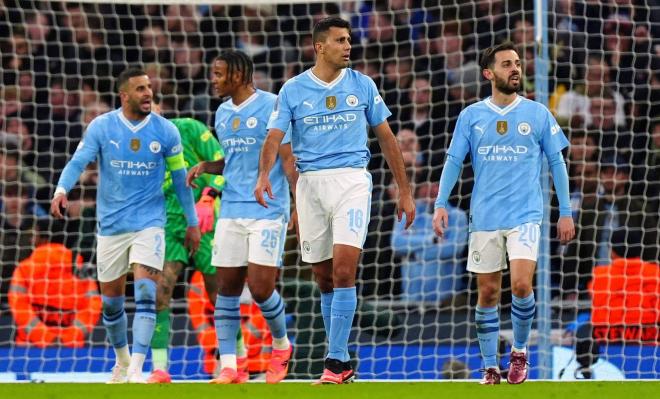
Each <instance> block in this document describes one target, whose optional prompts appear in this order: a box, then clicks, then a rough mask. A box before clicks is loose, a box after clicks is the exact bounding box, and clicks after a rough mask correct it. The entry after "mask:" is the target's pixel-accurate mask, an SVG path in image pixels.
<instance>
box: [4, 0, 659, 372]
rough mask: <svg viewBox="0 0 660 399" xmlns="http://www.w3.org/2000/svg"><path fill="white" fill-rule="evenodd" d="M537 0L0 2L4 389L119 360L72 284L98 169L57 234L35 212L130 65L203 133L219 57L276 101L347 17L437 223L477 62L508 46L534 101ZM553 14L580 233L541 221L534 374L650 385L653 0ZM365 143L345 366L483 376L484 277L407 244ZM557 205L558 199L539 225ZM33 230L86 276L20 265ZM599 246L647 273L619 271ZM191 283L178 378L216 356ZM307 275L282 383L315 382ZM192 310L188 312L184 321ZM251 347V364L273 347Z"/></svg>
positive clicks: (436, 250) (462, 196)
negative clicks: (327, 24)
mask: <svg viewBox="0 0 660 399" xmlns="http://www.w3.org/2000/svg"><path fill="white" fill-rule="evenodd" d="M531 3H532V2H530V1H522V0H521V1H514V0H511V1H506V0H502V1H499V0H490V1H486V0H484V1H476V2H462V1H456V0H442V1H426V0H390V1H366V0H365V1H337V2H326V3H319V2H313V3H303V2H296V3H295V4H282V3H280V2H275V1H273V2H268V1H259V2H252V5H242V4H238V2H233V3H232V2H231V1H216V2H213V1H207V2H205V3H204V4H200V2H186V3H185V4H183V3H181V4H177V3H176V2H163V3H162V4H152V2H147V1H145V2H143V3H141V2H137V1H135V2H130V4H119V3H114V2H113V3H102V2H91V3H75V2H41V1H19V0H16V1H13V0H6V1H3V2H0V47H1V50H0V51H1V54H2V69H1V71H0V75H1V78H2V86H1V87H0V129H1V133H0V139H1V143H2V151H0V180H1V181H2V189H1V194H2V198H1V203H2V214H1V215H0V223H1V226H0V238H1V239H2V242H1V243H0V253H1V254H2V263H1V264H0V270H1V277H0V278H1V280H0V283H1V289H0V354H1V355H0V359H3V361H2V362H0V378H2V379H3V380H5V379H6V380H13V379H51V380H56V379H66V378H70V379H71V378H72V377H71V375H70V374H68V373H71V372H76V373H88V372H89V373H92V374H84V375H83V374H80V375H83V377H77V378H83V379H84V380H89V381H92V380H97V379H99V380H100V379H102V378H104V375H102V374H97V373H103V372H106V373H107V372H108V371H109V370H110V368H111V366H112V364H113V362H114V360H113V358H114V356H113V354H112V349H111V348H110V346H109V344H107V342H106V341H105V333H104V330H103V328H102V326H101V325H100V322H99V321H98V318H99V303H98V297H95V296H94V295H92V294H91V291H87V289H86V288H85V287H88V286H87V285H85V284H87V283H90V282H93V281H95V280H94V277H95V236H94V231H95V223H96V220H95V196H96V190H95V187H96V183H97V181H98V176H97V174H96V171H95V170H94V168H93V167H92V168H89V169H88V170H86V171H85V172H84V174H83V176H82V177H81V179H80V183H79V185H78V186H77V187H76V189H74V190H73V192H72V193H70V196H69V200H70V202H71V203H70V206H69V208H68V210H67V211H68V218H67V219H66V221H65V222H64V223H63V224H61V225H60V224H59V223H55V222H53V221H49V220H48V219H47V211H48V207H49V199H50V197H51V196H52V193H53V190H54V185H55V183H56V182H57V179H58V177H59V174H60V173H61V171H62V168H63V166H64V165H65V162H66V161H67V160H68V158H69V157H70V156H71V154H72V153H73V152H74V151H75V149H76V146H77V145H78V143H79V141H80V140H81V137H82V135H83V132H84V130H85V127H86V126H87V125H88V124H89V122H90V121H91V120H92V119H93V118H94V117H96V116H97V115H100V114H102V113H104V112H107V111H109V110H111V109H113V108H115V107H116V106H118V98H117V96H116V94H115V90H114V86H113V85H114V81H115V77H116V76H118V74H119V73H120V72H121V71H122V70H124V69H125V68H127V67H128V66H133V65H136V64H139V65H141V66H143V67H144V69H145V71H146V72H147V73H148V75H149V76H150V78H151V84H152V87H153V89H154V92H155V93H157V94H158V95H159V96H160V98H161V106H162V110H163V113H164V115H165V116H166V117H182V116H190V117H193V118H195V119H197V120H200V121H202V122H204V123H206V124H207V125H209V126H213V118H214V113H215V110H216V109H217V106H218V105H219V104H220V101H221V100H220V99H218V98H216V97H215V96H214V94H213V92H212V87H211V85H210V79H209V77H210V70H209V65H210V63H211V61H212V60H213V58H214V57H215V56H216V55H218V54H219V52H220V51H221V50H223V49H229V48H237V49H241V50H243V51H245V52H247V53H248V54H249V55H250V56H251V57H252V59H253V60H254V62H255V67H256V71H255V75H254V78H255V84H256V86H258V87H259V88H261V89H264V90H267V91H272V92H274V93H277V91H278V90H279V88H280V87H281V86H282V84H283V83H284V82H285V81H286V80H287V79H289V78H291V77H293V76H295V75H296V74H298V73H300V72H302V71H304V70H305V69H307V68H309V67H310V66H312V65H313V62H314V50H313V47H312V43H311V35H310V32H311V28H312V27H313V24H314V22H315V21H317V20H318V19H320V18H321V17H323V16H326V15H335V14H339V15H341V16H343V17H345V18H347V19H349V20H350V21H351V23H352V26H353V49H352V56H351V58H352V67H353V68H355V69H357V70H359V71H361V72H363V73H365V74H367V75H368V76H370V77H371V78H372V79H373V80H374V81H375V82H376V84H377V86H378V87H379V89H380V91H381V94H382V95H383V98H384V100H385V103H386V104H387V105H388V106H389V108H390V110H391V111H392V113H393V115H392V117H391V118H390V119H389V122H390V124H391V125H392V126H393V130H394V131H395V133H396V135H397V139H398V141H399V145H400V147H401V150H402V153H403V156H404V160H405V163H406V166H407V169H408V172H409V176H410V177H411V180H412V181H413V182H414V190H415V196H416V199H417V204H418V215H419V216H418V217H420V218H427V219H430V217H431V213H430V212H432V209H431V206H432V205H431V204H432V203H433V201H434V199H435V196H436V194H437V182H438V180H439V177H440V173H441V169H442V164H443V162H444V157H445V152H446V149H447V147H448V145H449V141H450V139H451V132H452V131H453V128H454V125H455V123H456V119H457V117H458V114H459V113H460V111H461V110H462V109H463V108H464V107H465V106H467V105H469V104H472V103H473V102H475V101H477V100H478V99H480V98H483V97H484V96H487V95H488V94H489V91H490V87H489V85H488V84H486V83H487V82H485V81H484V80H483V79H482V78H481V77H480V70H479V67H478V54H479V53H480V51H482V50H483V49H485V48H486V47H488V46H490V45H493V44H496V43H499V42H500V41H502V40H504V39H511V40H512V41H513V42H514V43H515V44H516V46H517V47H518V51H519V54H520V56H521V59H522V61H523V69H524V75H525V76H524V86H523V91H522V93H521V94H523V95H525V96H526V97H528V98H532V99H533V98H534V95H535V92H534V83H535V82H534V79H535V73H534V72H535V70H534V63H535V59H536V57H537V55H536V54H537V52H536V49H537V47H535V35H534V25H533V24H534V18H533V5H532V4H531ZM548 3H549V9H548V12H547V14H546V15H545V17H547V21H548V27H549V28H548V32H549V48H550V58H551V59H550V61H551V72H550V74H549V76H548V78H549V87H550V102H549V108H550V109H551V111H552V112H553V113H554V114H555V115H556V117H557V120H558V121H559V122H560V124H561V125H562V127H563V129H564V132H565V133H566V135H567V136H568V137H569V139H570V142H571V146H570V148H569V150H568V153H567V154H565V156H566V159H567V163H568V167H569V177H570V183H571V204H572V208H573V217H574V220H575V222H576V229H577V237H576V240H574V241H573V242H571V243H569V244H568V245H560V244H559V242H558V241H557V240H556V239H555V237H556V233H555V231H554V225H553V229H552V230H551V235H550V240H549V246H548V248H549V256H550V269H551V287H546V288H548V289H550V290H551V297H552V301H551V303H541V304H539V306H548V307H550V310H551V312H550V313H549V314H550V315H551V320H549V322H550V325H551V328H552V330H551V344H550V345H549V346H548V345H545V346H538V345H536V336H537V334H536V330H533V332H532V338H531V347H530V354H531V358H530V363H531V377H532V378H538V377H539V376H544V375H552V377H553V378H561V379H572V378H607V379H619V378H653V379H657V378H658V377H659V376H660V364H659V363H658V361H657V359H658V358H659V356H660V354H659V353H658V349H657V348H658V346H657V344H658V342H659V341H658V340H659V339H660V335H659V334H658V326H659V325H660V324H659V323H660V299H659V298H660V274H659V272H658V268H659V266H658V261H659V254H658V236H657V234H658V227H659V225H658V216H659V212H658V205H659V204H658V198H659V192H658V180H659V178H660V177H659V176H658V148H659V146H660V123H659V119H658V115H660V109H659V108H660V74H659V72H658V71H660V62H659V61H660V41H659V39H658V38H660V6H659V5H658V2H657V1H654V0H642V1H634V2H633V1H625V0H613V1H609V2H596V1H569V0H556V1H548ZM254 4H258V5H254ZM370 149H371V151H372V159H371V162H370V164H369V169H370V171H371V173H372V174H373V176H374V195H373V203H372V212H371V215H372V219H371V222H370V225H369V234H368V237H367V241H366V243H365V249H364V254H363V257H362V260H361V266H360V269H359V276H358V287H359V304H358V311H357V314H356V318H355V322H354V329H353V333H352V335H351V339H350V348H351V352H352V353H353V354H354V356H353V357H354V359H356V365H355V366H356V367H357V370H358V375H359V377H360V378H364V379H372V378H378V379H417V378H430V379H439V378H478V377H479V375H480V373H479V371H478V369H479V368H480V367H481V360H480V356H479V349H478V343H477V341H476V329H475V324H474V315H473V309H474V306H475V303H476V281H475V278H474V277H473V276H471V275H469V274H468V273H467V272H466V271H465V263H466V260H467V258H466V256H467V232H466V231H465V230H464V228H463V226H462V225H461V224H460V223H457V224H456V225H452V227H451V231H452V234H451V235H450V237H451V238H450V239H447V240H445V241H444V242H440V243H439V242H437V241H435V240H434V239H433V231H432V229H430V227H429V226H430V224H426V225H424V224H423V223H422V224H420V225H419V226H416V227H415V230H414V235H415V237H419V241H418V242H419V243H421V244H418V243H415V244H414V243H413V240H412V239H411V237H410V236H409V235H406V234H405V233H403V232H402V231H401V229H400V228H398V227H397V226H398V223H397V221H396V217H395V203H394V201H393V198H396V188H395V187H394V185H393V181H392V177H391V175H390V174H389V172H388V169H387V168H386V165H385V162H384V158H383V157H382V155H381V152H380V149H379V148H378V145H377V142H376V141H375V139H372V140H371V141H370ZM472 185H473V175H472V171H471V168H470V165H469V163H467V164H466V167H465V168H464V170H463V173H462V176H461V178H460V180H459V183H458V184H457V186H456V188H455V191H454V193H453V195H452V197H451V201H450V202H451V203H452V206H453V207H455V215H456V217H455V218H452V220H457V221H460V220H466V218H467V214H468V212H469V202H470V192H471V190H472ZM557 214H558V212H557V207H556V204H554V205H553V208H552V212H551V220H552V221H556V218H557ZM43 219H45V221H44V220H43ZM39 225H41V230H42V231H48V230H50V231H52V232H53V233H52V234H50V235H48V236H47V238H49V239H50V241H56V240H63V241H64V242H65V243H66V244H67V246H68V247H69V248H71V249H72V250H73V256H74V257H76V256H80V263H79V264H74V266H73V267H71V264H72V262H71V258H66V259H68V260H67V261H68V265H69V267H68V268H63V269H62V270H59V269H58V270H59V271H58V270H55V268H49V269H48V270H47V271H43V270H42V271H38V270H37V269H36V266H34V264H29V260H28V261H26V259H27V258H28V257H29V256H30V255H31V254H32V253H33V250H34V248H35V237H36V236H37V230H38V226H39ZM399 227H400V226H399ZM57 232H63V234H56V233H57ZM612 249H614V251H615V252H616V253H617V254H618V255H619V256H623V257H625V258H634V259H636V258H641V259H643V260H644V262H641V261H639V260H636V261H632V260H631V261H627V262H624V261H621V260H617V259H613V258H612V256H611V250H612ZM68 256H71V255H68ZM30 259H33V258H30ZM74 259H75V258H74ZM26 262H27V263H26ZM30 268H31V269H30ZM21 269H22V270H23V272H20V273H19V270H21ZM28 269H29V270H28ZM65 269H66V270H65ZM30 273H33V274H30ZM191 279H192V270H186V271H185V272H184V273H183V274H182V276H181V277H180V279H179V283H178V284H177V287H176V289H175V292H174V298H173V301H172V309H173V320H172V332H173V334H172V338H171V344H170V345H171V346H170V372H171V373H172V374H173V376H174V377H175V378H177V379H202V378H207V377H208V376H207V374H206V373H205V368H204V364H205V363H204V362H205V359H206V361H208V357H209V356H210V357H212V356H213V348H212V347H209V346H208V345H207V346H204V345H200V344H199V342H201V341H204V339H201V338H200V341H199V342H198V339H197V338H198V336H201V335H203V332H202V329H201V327H200V326H201V325H203V322H202V321H203V317H204V314H203V312H204V311H201V310H199V309H200V308H203V306H202V307H199V306H198V307H197V308H195V309H197V310H194V309H191V307H190V306H189V305H190V303H193V302H194V301H193V299H190V296H189V295H187V294H189V293H190V292H191V290H193V289H198V290H199V289H201V288H200V287H199V286H195V285H194V284H193V283H191ZM312 281H313V279H312V273H311V268H310V266H309V265H306V264H303V263H302V262H301V261H300V256H299V251H298V246H297V243H296V239H295V236H290V237H289V238H288V241H287V247H286V252H285V267H284V269H283V271H282V279H281V291H282V293H283V296H284V297H285V300H286V303H287V312H288V314H289V315H290V317H289V334H290V336H291V338H292V340H293V341H294V345H295V351H294V361H293V362H292V368H291V375H292V376H293V377H294V378H304V379H308V378H314V377H316V376H318V375H319V374H320V372H321V371H322V368H323V358H324V355H325V351H326V346H325V333H324V330H323V324H322V319H321V316H320V310H319V293H318V289H317V288H316V287H315V284H313V283H312ZM90 284H92V285H94V283H90ZM72 286H73V287H75V289H74V292H75V294H74V295H71V287H72ZM195 287H197V288H195ZM537 288H538V287H537ZM130 291H131V286H130V285H129V292H128V295H129V296H130V295H131V292H130ZM197 299H199V298H197ZM201 299H204V298H203V297H202V298H201ZM510 303H511V290H510V287H509V283H508V275H506V274H505V276H504V289H503V293H502V305H501V317H502V331H501V337H500V339H501V345H500V354H501V356H502V357H501V359H500V363H501V364H502V367H503V368H506V362H507V359H508V352H509V348H510V342H511V337H512V336H511V332H510V328H511V323H510V320H509V313H510ZM211 311H212V310H211ZM194 312H202V313H197V314H191V313H194ZM206 312H207V314H206V316H208V312H209V310H208V309H207V310H206ZM130 313H132V312H131V311H130V310H129V314H130ZM81 314H84V315H85V317H83V316H81ZM246 314H248V315H249V310H246ZM194 317H198V318H199V317H201V318H199V319H198V323H197V324H195V322H194V321H192V322H191V320H193V318H194ZM199 320H202V321H199ZM209 320H212V317H211V319H209ZM251 320H252V319H249V318H248V316H246V322H250V321H251ZM80 323H82V324H83V325H84V327H83V330H84V331H87V332H88V333H87V334H85V335H84V337H83V336H81V335H79V334H78V333H77V332H76V331H80V329H78V330H76V328H73V327H80ZM200 323H201V324H200ZM129 325H130V324H129ZM244 326H245V328H246V330H245V331H247V332H249V328H248V327H247V325H246V324H244ZM251 339H254V341H251V344H252V345H254V347H253V349H252V352H251V353H253V356H254V357H255V358H256V357H258V356H259V354H260V353H261V350H262V349H264V348H267V346H268V345H269V343H268V342H264V341H259V339H258V337H254V336H251ZM207 341H208V339H207ZM211 341H212V340H211ZM576 343H577V345H576ZM209 351H210V352H209ZM209 353H210V355H209ZM576 353H577V356H575V354H576ZM597 354H598V355H597ZM540 355H544V356H546V357H548V356H549V357H551V358H552V360H553V361H552V362H551V364H552V370H542V369H541V368H540V366H539V362H538V361H537V360H538V358H539V356H540ZM255 362H256V363H258V359H257V361H255ZM148 367H149V365H147V368H148ZM253 371H254V372H255V373H257V372H258V371H259V366H258V365H255V367H254V369H253ZM80 375H78V376H80ZM67 376H68V377H67Z"/></svg>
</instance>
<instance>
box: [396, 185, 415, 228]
mask: <svg viewBox="0 0 660 399" xmlns="http://www.w3.org/2000/svg"><path fill="white" fill-rule="evenodd" d="M404 213H405V214H406V229H408V227H410V225H412V223H413V222H414V221H415V200H413V197H412V194H410V193H407V194H403V195H401V194H399V204H398V206H397V218H398V219H397V220H398V221H399V222H400V221H401V219H402V218H403V214H404Z"/></svg>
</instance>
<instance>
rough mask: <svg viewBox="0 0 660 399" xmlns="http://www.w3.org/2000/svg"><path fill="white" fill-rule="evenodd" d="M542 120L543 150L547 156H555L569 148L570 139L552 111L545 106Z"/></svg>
mask: <svg viewBox="0 0 660 399" xmlns="http://www.w3.org/2000/svg"><path fill="white" fill-rule="evenodd" d="M543 113H544V115H543V117H542V118H540V119H541V121H542V122H541V125H542V127H541V148H542V149H543V152H544V153H545V155H546V156H550V155H553V154H555V153H557V152H560V151H561V150H563V149H564V148H566V147H568V139H567V138H566V136H565V135H564V132H563V131H562V130H561V127H559V124H558V123H557V121H556V120H555V117H554V116H552V114H551V113H550V111H549V110H548V109H547V108H545V107H544V106H543Z"/></svg>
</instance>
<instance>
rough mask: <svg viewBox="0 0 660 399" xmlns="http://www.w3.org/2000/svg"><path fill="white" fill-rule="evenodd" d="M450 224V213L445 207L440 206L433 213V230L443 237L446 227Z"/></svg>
mask: <svg viewBox="0 0 660 399" xmlns="http://www.w3.org/2000/svg"><path fill="white" fill-rule="evenodd" d="M447 226H449V214H447V210H446V209H445V208H438V209H436V210H435V212H434V213H433V231H435V234H436V235H437V236H438V237H440V238H442V237H444V235H445V229H446V228H447Z"/></svg>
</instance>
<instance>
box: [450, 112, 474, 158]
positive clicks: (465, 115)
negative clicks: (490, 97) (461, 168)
mask: <svg viewBox="0 0 660 399" xmlns="http://www.w3.org/2000/svg"><path fill="white" fill-rule="evenodd" d="M468 151H470V116H469V112H468V109H465V110H463V111H462V112H461V113H460V114H459V115H458V120H457V121H456V127H455V128H454V134H453V135H452V137H451V143H450V144H449V150H447V153H448V154H449V155H451V156H453V157H454V158H457V159H458V160H459V162H463V160H464V159H465V155H467V153H468Z"/></svg>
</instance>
